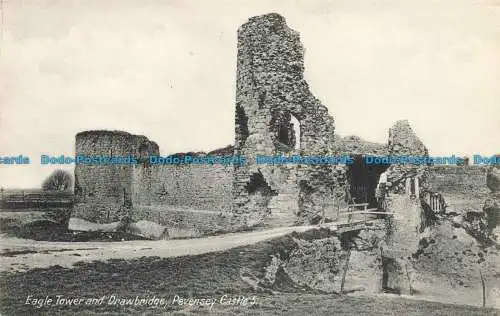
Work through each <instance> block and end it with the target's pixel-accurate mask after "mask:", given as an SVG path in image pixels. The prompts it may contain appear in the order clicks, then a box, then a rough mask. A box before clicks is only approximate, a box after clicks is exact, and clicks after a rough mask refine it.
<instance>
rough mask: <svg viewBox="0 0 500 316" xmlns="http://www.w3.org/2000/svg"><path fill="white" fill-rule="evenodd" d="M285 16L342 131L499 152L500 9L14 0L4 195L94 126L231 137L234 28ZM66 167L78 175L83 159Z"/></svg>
mask: <svg viewBox="0 0 500 316" xmlns="http://www.w3.org/2000/svg"><path fill="white" fill-rule="evenodd" d="M269 12H277V13H279V14H281V15H283V16H284V17H285V18H286V20H287V24H288V25H289V26H290V27H291V28H293V29H295V30H297V31H298V32H300V34H301V40H302V42H303V44H304V46H305V49H306V51H305V69H306V70H305V78H306V80H307V81H308V83H309V85H310V87H311V91H312V92H313V94H314V95H315V96H316V97H317V98H318V99H320V100H321V102H322V103H323V104H325V105H326V106H327V107H328V109H329V111H330V114H331V115H332V116H333V117H334V119H335V128H336V132H337V133H338V134H340V135H343V136H346V135H358V136H360V137H362V138H364V139H366V140H369V141H375V142H381V143H386V142H387V133H388V129H389V128H390V127H391V126H392V125H393V124H394V122H395V121H397V120H399V119H408V120H409V121H410V124H411V125H412V127H413V129H414V131H415V132H416V133H417V135H418V136H419V137H420V138H421V139H422V141H423V142H424V144H425V145H426V146H427V147H428V148H429V150H430V153H431V155H451V154H456V155H473V154H476V153H480V154H483V155H492V154H494V153H498V152H500V150H499V149H500V137H498V135H500V1H499V0H439V1H438V0H407V1H404V0H399V1H397V0H372V1H366V0H333V1H327V0H323V1H320V0H307V1H306V0H301V1H298V0H272V1H271V0H269V1H263V0H232V1H230V0H217V1H215V0H210V1H207V0H162V1H159V0H158V1H155V0H149V1H140V0H134V1H132V0H51V1H49V0H44V1H42V0H3V8H2V16H3V22H2V32H1V39H0V156H15V155H20V154H22V155H25V156H29V157H30V158H31V161H32V163H31V164H30V165H21V166H12V165H0V186H3V187H18V188H22V187H26V188H28V187H38V186H39V185H40V183H41V181H42V180H43V179H44V178H45V177H46V176H47V175H48V174H49V173H50V172H51V170H53V169H55V168H60V166H51V167H49V166H41V165H40V163H39V157H40V155H41V154H49V155H61V154H64V155H73V154H74V138H75V134H76V133H78V132H80V131H82V130H90V129H108V130H124V131H128V132H130V133H134V134H141V135H146V136H147V137H148V138H150V139H152V140H154V141H156V142H157V143H158V144H159V146H160V150H161V153H162V154H163V155H167V154H169V153H174V152H186V151H209V150H212V149H215V148H219V147H224V146H226V145H228V144H232V143H233V141H234V108H235V104H234V99H235V77H236V44H237V42H236V40H237V38H236V31H237V29H238V27H239V26H240V25H241V24H243V23H245V22H246V20H247V19H248V18H249V17H251V16H255V15H259V14H265V13H269ZM64 168H66V169H68V170H72V169H73V166H72V165H69V166H65V167H64Z"/></svg>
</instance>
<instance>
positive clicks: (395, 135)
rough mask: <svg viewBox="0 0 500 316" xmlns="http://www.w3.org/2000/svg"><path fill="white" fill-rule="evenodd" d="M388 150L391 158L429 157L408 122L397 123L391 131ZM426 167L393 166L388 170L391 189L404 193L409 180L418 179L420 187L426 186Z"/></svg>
mask: <svg viewBox="0 0 500 316" xmlns="http://www.w3.org/2000/svg"><path fill="white" fill-rule="evenodd" d="M387 149H388V152H389V155H390V156H415V157H427V156H429V151H428V150H427V148H426V147H425V145H424V144H423V142H422V141H421V140H420V138H418V136H417V135H416V134H415V132H414V131H413V130H412V128H411V126H410V123H409V122H408V121H407V120H401V121H397V122H396V123H395V124H394V125H393V126H392V127H391V128H390V129H389V139H388V142H387ZM426 177H427V174H426V166H417V165H401V164H399V165H392V166H390V167H389V169H388V170H387V181H388V182H389V183H390V186H389V189H390V191H391V192H393V193H404V192H405V184H406V182H405V181H406V179H407V178H418V179H419V183H420V187H421V188H422V189H424V188H425V185H426V181H427V180H426Z"/></svg>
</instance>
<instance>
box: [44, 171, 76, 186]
mask: <svg viewBox="0 0 500 316" xmlns="http://www.w3.org/2000/svg"><path fill="white" fill-rule="evenodd" d="M72 185H73V177H72V176H71V174H70V173H69V172H68V171H65V170H60V169H59V170H54V171H53V172H52V173H51V174H50V175H49V176H48V177H47V178H46V179H45V180H44V181H43V183H42V190H44V191H67V190H71V187H72Z"/></svg>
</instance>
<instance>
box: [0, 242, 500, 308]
mask: <svg viewBox="0 0 500 316" xmlns="http://www.w3.org/2000/svg"><path fill="white" fill-rule="evenodd" d="M289 242H290V239H289V238H280V239H279V240H277V241H276V240H274V241H273V242H260V243H257V244H255V245H251V246H245V247H239V248H233V249H230V250H227V251H223V252H215V253H207V254H203V255H198V256H186V257H176V258H158V257H142V258H138V259H134V260H128V261H126V260H110V261H108V262H91V263H79V264H76V265H75V267H74V268H72V269H68V268H63V267H60V266H53V267H50V268H45V269H32V270H30V271H28V272H22V273H21V272H17V273H2V274H1V275H0V312H1V315H206V314H211V315H500V311H498V310H493V309H487V310H482V309H479V308H474V307H469V306H459V305H447V304H440V303H433V302H425V301H415V300H407V299H403V298H399V297H394V298H391V297H359V296H349V295H342V296H340V295H333V294H324V293H319V292H317V291H316V292H315V291H312V290H310V289H307V288H298V287H295V286H294V285H293V284H291V283H290V282H288V281H289V280H286V278H282V279H281V280H280V281H279V282H278V283H277V284H276V287H275V288H273V289H268V290H262V289H258V288H255V287H253V286H251V285H249V284H248V283H246V282H245V281H243V279H242V278H241V271H240V267H246V268H247V269H249V270H250V271H253V272H254V273H256V274H259V273H260V274H263V273H265V271H263V269H262V267H263V262H267V261H268V260H269V256H270V254H272V253H280V254H281V256H287V253H286V249H287V248H289V247H288V243H289ZM29 295H33V297H32V298H45V297H46V296H48V297H50V298H53V299H54V300H55V299H56V297H57V295H62V296H64V298H98V297H103V296H104V297H105V298H104V300H103V302H104V303H103V304H95V305H79V306H68V305H61V304H59V305H51V306H44V307H41V308H36V307H34V306H32V305H29V304H26V300H27V297H28V296H29ZM111 295H114V296H115V297H121V298H127V299H128V298H131V299H133V298H135V296H139V298H146V297H152V296H156V297H158V298H164V299H166V300H167V301H168V302H169V303H168V304H165V306H163V307H158V308H154V307H149V306H129V305H125V306H121V305H118V304H111V305H110V304H108V303H109V299H110V296H111ZM176 295H178V296H179V297H183V298H210V299H214V300H216V301H217V303H215V304H214V305H213V307H212V308H209V307H207V306H179V305H177V304H172V301H173V299H174V297H175V296H176ZM223 295H228V297H235V296H239V295H243V296H245V297H249V296H255V297H256V299H255V304H253V305H249V304H247V305H245V306H242V305H223V304H220V299H221V297H222V296H223Z"/></svg>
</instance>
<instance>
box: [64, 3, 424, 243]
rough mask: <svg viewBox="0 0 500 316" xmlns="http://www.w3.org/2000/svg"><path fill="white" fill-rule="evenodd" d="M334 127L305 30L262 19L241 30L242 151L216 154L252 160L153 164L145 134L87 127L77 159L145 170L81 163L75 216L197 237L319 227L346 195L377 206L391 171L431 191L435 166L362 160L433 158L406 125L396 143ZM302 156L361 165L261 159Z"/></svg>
mask: <svg viewBox="0 0 500 316" xmlns="http://www.w3.org/2000/svg"><path fill="white" fill-rule="evenodd" d="M334 131H335V128H334V120H333V118H332V117H331V116H330V115H329V114H328V109H327V107H326V106H325V105H323V104H322V103H321V102H320V101H319V100H318V99H316V98H315V97H314V96H313V95H312V93H311V92H310V90H309V87H308V84H307V82H306V81H305V80H304V48H303V46H302V44H301V42H300V38H299V34H298V33H297V32H296V31H294V30H292V29H290V28H289V27H288V26H287V25H286V22H285V19H284V18H283V17H282V16H280V15H278V14H275V13H272V14H266V15H262V16H257V17H253V18H250V19H249V20H248V22H246V23H245V24H243V25H242V26H241V27H240V28H239V30H238V56H237V81H236V104H235V141H234V146H228V147H226V148H224V149H219V150H215V151H213V152H210V153H207V154H209V155H214V154H227V155H233V154H234V155H241V156H245V157H247V161H248V162H249V163H247V164H244V165H229V166H223V165H150V164H149V163H148V162H147V159H146V157H148V156H149V155H159V154H160V151H159V147H158V145H157V144H156V143H155V142H153V141H151V140H149V139H147V138H146V137H145V136H137V135H131V134H129V133H126V132H120V131H85V132H82V133H79V134H77V135H76V154H77V155H78V154H81V155H87V156H95V155H105V156H128V155H131V156H134V157H137V159H138V164H136V165H132V164H131V165H117V166H112V165H77V166H76V167H75V181H76V184H75V197H76V203H75V206H74V211H73V216H74V217H78V218H82V219H85V220H88V221H91V222H94V223H112V222H117V221H121V220H123V218H127V220H128V221H131V222H139V221H148V222H154V223H157V224H159V225H162V226H164V227H167V228H169V229H171V230H172V231H173V230H178V231H182V230H184V231H189V235H190V236H193V235H194V236H196V235H205V234H215V233H218V232H224V231H226V232H227V231H236V230H241V229H246V228H250V227H254V226H256V225H264V226H269V227H273V226H285V225H294V224H309V223H317V222H318V221H319V220H320V219H321V218H322V217H324V216H325V215H324V214H325V213H326V214H328V213H329V210H333V209H334V208H335V207H338V205H339V203H346V201H345V200H346V199H345V195H346V194H350V195H351V196H352V197H353V200H354V201H355V202H366V203H369V204H373V203H375V187H376V185H377V182H378V179H379V176H380V174H381V173H382V172H384V171H386V172H387V176H388V183H389V184H390V187H389V190H390V191H391V192H393V193H404V192H405V190H408V183H409V182H408V179H410V180H411V183H412V187H413V189H412V190H413V191H415V186H417V187H418V188H419V189H420V190H426V188H427V187H426V185H427V178H428V175H427V174H426V172H427V170H428V169H427V168H426V167H414V166H413V167H412V166H366V165H364V163H363V162H362V160H361V156H362V155H364V154H370V155H415V156H426V155H428V151H427V149H426V148H425V146H424V144H423V143H422V142H421V141H420V139H419V138H418V137H417V136H416V135H415V133H414V132H413V131H412V129H411V127H410V125H409V123H408V122H407V121H398V122H396V123H395V125H394V126H393V127H392V128H391V129H390V130H389V138H388V142H387V144H376V143H369V142H365V141H363V140H361V139H359V138H357V137H345V138H342V137H339V136H337V135H335V134H334ZM294 154H296V155H302V156H309V155H318V156H324V155H330V156H332V155H340V154H349V155H351V156H353V157H354V163H353V164H352V165H337V166H335V165H294V164H290V165H288V164H284V165H258V164H255V163H253V162H254V161H255V157H256V156H257V155H266V156H272V155H294ZM196 155H205V153H196ZM347 192H348V193H347ZM413 193H415V192H413ZM418 195H419V193H418V192H417V196H418ZM325 210H326V211H325ZM330 213H332V212H330Z"/></svg>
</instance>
